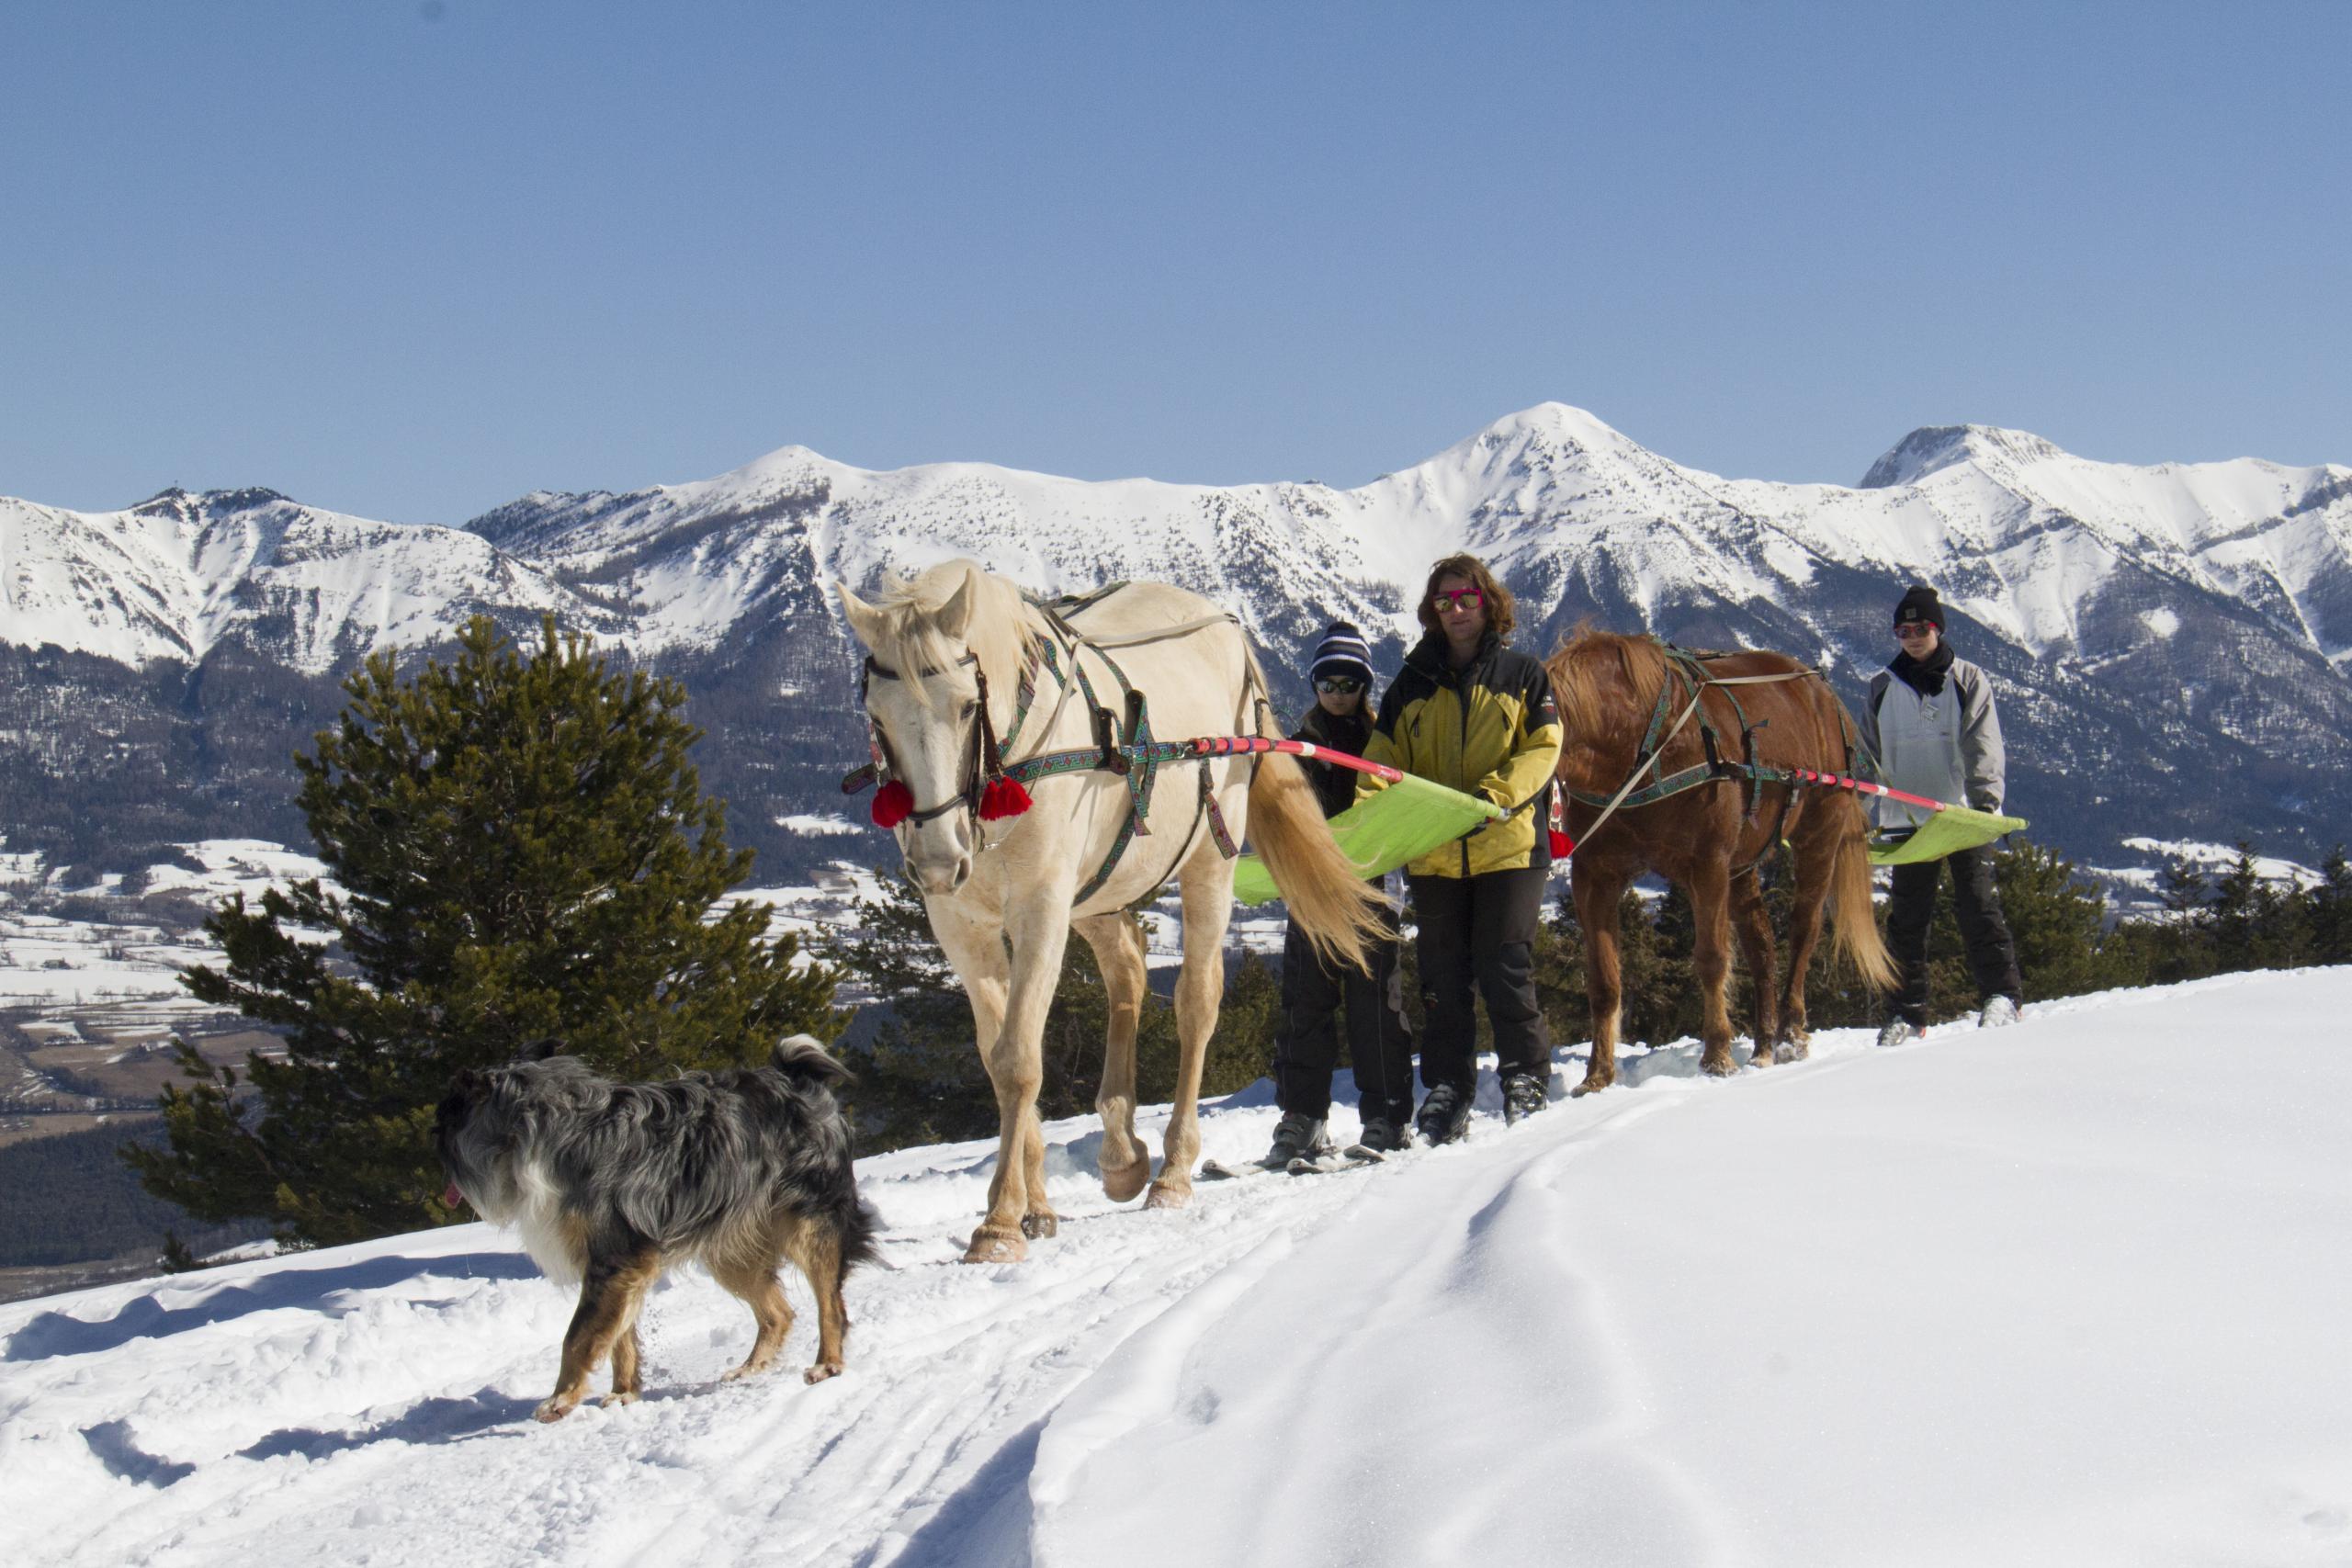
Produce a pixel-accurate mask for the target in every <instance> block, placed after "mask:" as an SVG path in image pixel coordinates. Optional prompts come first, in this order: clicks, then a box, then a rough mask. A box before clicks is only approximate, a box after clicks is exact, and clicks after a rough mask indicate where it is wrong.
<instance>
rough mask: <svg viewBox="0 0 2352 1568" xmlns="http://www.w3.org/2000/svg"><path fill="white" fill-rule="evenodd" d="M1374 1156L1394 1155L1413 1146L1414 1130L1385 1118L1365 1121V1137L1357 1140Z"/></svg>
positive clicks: (1374, 1117)
mask: <svg viewBox="0 0 2352 1568" xmlns="http://www.w3.org/2000/svg"><path fill="white" fill-rule="evenodd" d="M1356 1142H1357V1143H1359V1144H1361V1145H1363V1146H1364V1147H1365V1148H1368V1149H1370V1150H1371V1151H1372V1152H1373V1153H1374V1154H1381V1155H1393V1154H1395V1153H1396V1152H1397V1150H1398V1149H1409V1148H1411V1147H1412V1146H1413V1130H1412V1128H1410V1127H1408V1126H1405V1125H1403V1124H1401V1123H1399V1122H1391V1121H1390V1120H1388V1118H1387V1117H1385V1116H1367V1117H1365V1118H1364V1119H1363V1137H1361V1138H1358V1139H1357V1140H1356Z"/></svg>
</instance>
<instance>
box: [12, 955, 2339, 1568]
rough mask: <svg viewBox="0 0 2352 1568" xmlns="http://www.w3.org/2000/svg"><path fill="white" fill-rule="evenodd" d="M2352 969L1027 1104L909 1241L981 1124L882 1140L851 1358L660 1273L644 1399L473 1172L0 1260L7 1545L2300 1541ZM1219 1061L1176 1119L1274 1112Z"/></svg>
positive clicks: (1669, 1553) (2335, 1266)
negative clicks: (253, 1221) (520, 1246)
mask: <svg viewBox="0 0 2352 1568" xmlns="http://www.w3.org/2000/svg"><path fill="white" fill-rule="evenodd" d="M2347 1008H2352V971H2347V970H2332V971H2312V972H2304V973H2300V974H2292V975H2267V976H2230V977H2227V978H2223V979H2219V980H2211V981H2205V982H2199V983H2198V984H2195V985H2192V986H2188V987H2177V988H2174V989H2171V990H2166V991H2151V992H2144V993H2119V994H2114V995H2110V996H2106V997H2098V998H2082V999H2078V1000H2075V1001H2070V1002H2064V1003H2055V1004H2050V1005H2047V1006H2037V1007H2034V1008H2032V1009H2030V1010H2029V1012H2028V1016H2027V1018H2026V1019H2025V1020H2024V1021H2023V1022H2022V1023H2021V1024H2020V1025H2019V1026H2018V1027H2017V1028H2015V1029H2013V1030H2010V1031H2007V1032H2002V1033H1996V1034H1983V1033H1978V1032H1973V1031H1971V1030H1967V1029H1965V1028H1951V1029H1942V1030H1939V1031H1937V1032H1935V1033H1934V1034H1932V1035H1931V1036H1930V1037H1929V1038H1928V1041H1927V1042H1926V1043H1924V1044H1922V1045H1920V1046H1918V1047H1916V1048H1913V1049H1909V1050H1906V1051H1903V1052H1900V1053H1879V1052H1875V1051H1872V1050H1871V1049H1870V1048H1869V1047H1868V1044H1867V1043H1866V1041H1865V1040H1864V1039H1863V1038H1862V1037H1861V1036H1860V1034H1859V1033H1835V1034H1830V1035H1826V1036H1825V1038H1824V1039H1823V1040H1822V1042H1821V1043H1820V1048H1819V1055H1817V1057H1816V1058H1815V1060H1814V1061H1813V1062H1810V1063H1808V1064H1804V1065H1802V1066H1792V1067H1788V1068H1779V1069H1773V1070H1771V1071H1769V1072H1762V1073H1754V1074H1748V1075H1744V1076H1742V1077H1738V1078H1736V1079H1734V1080H1732V1081H1729V1082H1725V1083H1713V1082H1708V1081H1704V1080H1698V1079H1694V1078H1691V1077H1685V1076H1678V1073H1679V1072H1687V1070H1688V1066H1689V1061H1688V1058H1689V1054H1690V1053H1689V1049H1688V1048H1687V1047H1686V1048H1684V1049H1681V1050H1668V1051H1663V1052H1658V1053H1654V1054H1652V1055H1649V1056H1646V1057H1644V1056H1639V1055H1636V1056H1634V1057H1632V1058H1630V1060H1631V1061H1632V1062H1633V1063H1634V1064H1635V1065H1636V1066H1637V1067H1638V1068H1640V1069H1642V1071H1641V1072H1639V1073H1638V1074H1636V1075H1629V1076H1639V1077H1641V1078H1642V1081H1641V1082H1640V1083H1639V1085H1638V1087H1633V1088H1628V1089H1620V1090H1616V1091H1612V1092H1611V1093H1609V1094H1607V1095H1604V1096H1601V1097H1599V1098H1597V1099H1595V1100H1584V1101H1573V1102H1564V1103H1561V1104H1559V1105H1555V1107H1554V1108H1553V1109H1552V1110H1551V1111H1549V1112H1547V1113H1545V1114H1544V1115H1543V1116H1542V1117H1540V1118H1537V1119H1536V1120H1534V1121H1532V1122H1528V1123H1525V1124H1523V1125H1522V1126H1521V1127H1519V1128H1517V1129H1514V1130H1510V1131H1508V1132H1506V1131H1505V1130H1504V1129H1503V1128H1502V1127H1501V1125H1500V1122H1498V1120H1496V1119H1495V1118H1494V1117H1492V1116H1491V1115H1482V1116H1481V1117H1480V1118H1479V1119H1478V1121H1477V1122H1476V1128H1475V1133H1474V1136H1473V1138H1472V1139H1471V1141H1470V1142H1469V1143H1467V1144H1466V1145H1460V1146H1456V1147H1453V1148H1448V1149H1443V1150H1438V1151H1433V1152H1425V1153H1421V1154H1419V1155H1417V1156H1408V1157H1407V1158H1404V1159H1401V1160H1399V1161H1397V1162H1396V1163H1394V1164H1392V1165H1391V1166H1388V1167H1384V1168H1374V1169H1371V1170H1367V1171H1363V1172H1358V1173H1353V1174H1350V1175H1346V1176H1336V1177H1329V1178H1320V1179H1305V1180H1291V1179H1284V1178H1269V1179H1262V1180H1258V1181H1252V1182H1245V1183H1241V1184H1237V1185H1232V1186H1226V1187H1216V1188H1204V1189H1203V1190H1202V1191H1201V1193H1200V1196H1199V1198H1198V1200H1197V1201H1196V1202H1195V1204H1194V1206H1193V1208H1191V1209H1190V1210H1188V1211H1186V1212H1183V1213H1175V1214H1148V1213H1141V1212H1139V1211H1136V1210H1134V1209H1132V1208H1129V1209H1119V1210H1113V1209H1111V1208H1109V1207H1108V1206H1107V1205H1105V1204H1104V1203H1103V1201H1102V1199H1101V1197H1100V1195H1099V1193H1098V1192H1097V1191H1096V1190H1094V1188H1093V1186H1092V1183H1091V1179H1089V1176H1088V1174H1087V1170H1088V1168H1089V1167H1090V1166H1091V1143H1092V1140H1091V1135H1090V1134H1087V1133H1086V1131H1085V1129H1084V1127H1083V1125H1082V1124H1079V1123H1069V1124H1062V1125H1057V1126H1056V1127H1054V1128H1052V1129H1050V1130H1049V1136H1050V1137H1051V1138H1052V1140H1053V1154H1052V1156H1050V1158H1051V1164H1052V1168H1053V1169H1054V1170H1055V1171H1057V1172H1058V1173H1059V1174H1058V1175H1057V1176H1056V1177H1055V1179H1054V1184H1053V1185H1054V1190H1055V1196H1056V1201H1057V1203H1058V1204H1060V1205H1061V1206H1062V1211H1063V1213H1064V1215H1065V1223H1064V1225H1063V1227H1062V1232H1061V1235H1060V1236H1059V1237H1058V1238H1057V1239H1055V1240H1052V1241H1050V1242H1047V1243H1044V1244H1042V1245H1040V1246H1039V1247H1037V1249H1036V1251H1035V1257H1034V1258H1033V1260H1032V1261H1031V1262H1029V1263H1028V1264H1025V1265H1021V1266H1017V1267H1010V1268H993V1269H971V1268H966V1267H963V1266H961V1265H958V1264H956V1263H954V1262H952V1261H950V1259H951V1258H953V1257H954V1255H955V1252H956V1244H957V1237H958V1235H959V1233H961V1232H962V1231H963V1230H964V1229H965V1228H966V1227H967V1226H968V1225H969V1224H970V1223H971V1219H972V1216H973V1215H974V1213H977V1211H978V1206H979V1203H980V1201H981V1195H982V1192H983V1190H984V1189H985V1186H986V1182H987V1178H988V1150H987V1149H986V1148H985V1147H984V1146H981V1145H959V1146H953V1147H944V1148H934V1149H925V1150H914V1151H905V1152H901V1153H899V1154H896V1155H890V1156H880V1157H877V1158H875V1159H870V1160H867V1161H865V1162H864V1163H863V1164H862V1166H861V1179H862V1181H863V1184H864V1187H865V1191H866V1192H867V1194H868V1195H869V1196H870V1197H871V1199H872V1200H873V1201H875V1202H876V1204H877V1205H878V1206H879V1207H880V1209H881V1210H882V1212H883V1214H884V1216H885V1218H886V1220H887V1221H888V1227H889V1234H888V1239H887V1242H886V1251H887V1253H888V1258H889V1261H890V1262H891V1264H892V1265H893V1266H894V1267H893V1268H892V1269H890V1270H888V1271H883V1270H874V1271H869V1272H865V1273H863V1274H860V1275H858V1276H855V1277H854V1279H853V1280H852V1283H851V1298H850V1299H851V1311H852V1314H853V1317H854V1328H853V1331H852V1336H851V1340H850V1359H851V1366H850V1371H849V1372H848V1373H847V1375H845V1376H843V1377H842V1378H840V1379H838V1380H835V1381H834V1382H828V1383H825V1384H822V1385H820V1386H818V1387H816V1388H808V1387H804V1386H803V1385H802V1384H801V1383H800V1382H798V1380H797V1378H795V1377H793V1376H792V1375H791V1374H789V1373H788V1372H787V1373H783V1374H780V1375H778V1376H775V1377H774V1378H771V1379H768V1380H764V1381H762V1382H756V1383H753V1384H730V1385H726V1386H719V1385H718V1384H716V1383H715V1382H714V1380H715V1379H716V1377H717V1376H718V1373H719V1372H720V1371H723V1370H724V1369H725V1368H726V1367H727V1366H729V1364H731V1363H732V1361H733V1360H734V1359H736V1358H737V1357H738V1356H739V1355H740V1353H741V1348H742V1346H743V1344H744V1342H745V1340H746V1337H747V1334H748V1329H749V1319H748V1314H745V1313H743V1312H742V1310H741V1308H740V1307H739V1306H738V1305H736V1304H735V1303H733V1302H732V1301H731V1300H730V1299H729V1298H727V1297H725V1296H724V1295H723V1294H722V1293H721V1292H718V1290H717V1288H716V1287H715V1286H713V1285H711V1284H710V1283H709V1282H708V1281H707V1280H704V1279H702V1278H700V1277H698V1276H694V1277H687V1278H683V1279H679V1280H673V1282H672V1283H671V1284H670V1285H668V1286H667V1287H666V1288H664V1289H663V1290H662V1291H661V1292H660V1293H658V1294H657V1295H656V1296H655V1297H654V1299H653V1301H652V1303H651V1305H650V1309H649V1319H648V1335H649V1343H648V1352H649V1356H648V1359H649V1368H648V1375H647V1382H648V1386H649V1396H648V1398H647V1399H646V1400H645V1402H644V1403H643V1404H639V1405H636V1406H633V1407H629V1408H626V1409H616V1410H612V1411H604V1410H599V1409H594V1408H589V1409H584V1410H583V1411H582V1412H581V1413H580V1414H578V1415H576V1416H573V1417H572V1418H571V1419H570V1420H568V1421H566V1422H564V1423H563V1424H561V1425H560V1426H558V1427H546V1428H542V1427H536V1426H534V1425H533V1424H532V1423H531V1422H530V1421H529V1420H528V1419H527V1416H528V1412H529V1410H530V1407H531V1405H532V1404H534V1403H535V1402H536V1401H537V1399H538V1398H539V1397H540V1396H541V1395H542V1394H544V1393H546V1391H547V1388H548V1385H549V1380H550V1377H551V1374H552V1370H553V1366H554V1347H555V1344H556V1339H557V1337H558V1335H559V1334H560V1331H561V1327H562V1325H563V1323H564V1320H565V1317H566V1315H567V1314H568V1311H569V1303H567V1301H566V1300H565V1298H564V1297H563V1296H562V1295H561V1294H560V1293H559V1292H557V1291H556V1290H555V1289H554V1288H553V1287H551V1286H549V1285H548V1284H546V1283H544V1282H542V1281H540V1280H537V1278H535V1277H534V1274H533V1271H532V1269H531V1266H530V1265H529V1264H528V1262H527V1261H526V1259H524V1258H522V1257H521V1256H520V1255H519V1254H518V1253H517V1252H516V1251H515V1248H514V1246H513V1243H512V1241H511V1239H510V1238H508V1237H506V1236H503V1235H499V1234H497V1233H494V1232H492V1231H489V1230H487V1229H485V1228H483V1227H480V1226H465V1227H459V1228H456V1229H452V1230H447V1231H443V1232H438V1233H433V1234H430V1235H413V1236H401V1237H394V1238H390V1239H388V1240H386V1241H382V1242H378V1243H374V1244H370V1245H368V1246H364V1247H345V1248H341V1249H336V1250H334V1251H328V1252H321V1253H315V1254H311V1255H306V1256H300V1257H294V1258H284V1259H278V1260H271V1261H263V1262H254V1263H245V1264H238V1265H232V1266H229V1267H227V1268H224V1269H220V1270H218V1271H215V1272H212V1273H208V1274H205V1275H200V1276H193V1277H188V1278H185V1279H181V1280H164V1281H150V1282H148V1283H144V1284H138V1285H124V1286H115V1287H108V1288H105V1289H101V1290H96V1291H91V1292H83V1293H80V1294H77V1295H73V1296H66V1297H57V1298H51V1299H50V1300H46V1301H39V1302H31V1303H17V1304H15V1305H12V1306H7V1307H0V1559H4V1560H6V1561H7V1562H12V1563H16V1562H39V1563H50V1562H77V1563H93V1564H96V1563H105V1564H117V1563H158V1564H161V1563H171V1564H185V1565H198V1564H207V1563H231V1562H233V1563H237V1564H240V1565H241V1568H274V1565H277V1564H291V1563H324V1562H334V1563H368V1562H379V1563H390V1562H401V1563H413V1562H433V1563H461V1564H462V1563H485V1564H487V1563H534V1564H537V1563H577V1564H598V1565H601V1564H607V1563H610V1564H619V1563H624V1562H627V1563H639V1562H644V1563H669V1562H677V1563H687V1562H694V1563H707V1562H746V1561H775V1562H795V1563H802V1562H805V1563H820V1564H834V1563H860V1564H864V1563H874V1564H880V1563H890V1562H896V1563H903V1564H926V1565H932V1564H952V1563H990V1564H995V1563H1020V1562H1036V1563H1053V1564H1062V1563H1070V1564H1089V1565H1091V1564H1100V1563H1106V1562H1114V1563H1122V1564H1132V1565H1135V1568H1149V1565H1152V1564H1158V1563H1185V1564H1199V1563H1248V1562H1285V1563H1293V1562H1295V1563H1303V1564H1326V1563H1350V1564H1355V1563H1365V1564H1371V1563H1397V1564H1416V1565H1419V1564H1428V1563H1441V1562H1494V1563H1502V1562H1512V1563H1518V1562H1607V1563H1611V1564H1635V1565H1639V1564H1651V1563H1657V1564H1666V1563H1695V1562H1742V1563H1755V1564H1783V1563H1785V1564H1792V1565H1794V1564H1804V1565H1806V1568H1818V1565H1824V1564H1829V1565H1836V1564H1856V1565H1862V1564H1872V1565H1877V1564H1888V1563H1906V1564H1907V1563H1920V1564H1943V1563H1951V1564H1963V1563H1965V1564H1984V1563H1992V1562H2000V1563H2065V1564H2070V1565H2079V1564H2110V1563H2111V1564H2119V1565H2120V1564H2131V1565H2134V1568H2141V1565H2164V1564H2176V1563H2177V1564H2191V1563H2197V1564H2205V1563H2219V1562H2230V1563H2236V1562H2265V1563H2282V1564H2296V1563H2314V1564H2316V1563H2323V1562H2343V1561H2345V1560H2346V1557H2347V1556H2352V1358H2347V1357H2346V1356H2345V1355H2344V1354H2343V1353H2342V1331H2341V1321H2340V1319H2341V1305H2342V1303H2343V1302H2344V1300H2346V1298H2347V1296H2352V1169H2347V1167H2346V1163H2345V1161H2344V1158H2343V1150H2344V1149H2345V1148H2346V1147H2347V1146H2352V1061H2347V1059H2346V1056H2345V1055H2344V1054H2343V1053H2342V1052H2341V1051H2340V1050H2336V1049H2333V1048H2332V1042H2333V1041H2334V1040H2335V1037H2336V1035H2337V1034H2339V1033H2340V1028H2339V1027H2338V1021H2340V1020H2341V1018H2342V1017H2343V1016H2344V1013H2345V1011H2346V1009H2347ZM2219 1041H2227V1042H2228V1045H2227V1047H2226V1052H2225V1054H2222V1055H2216V1049H2217V1047H2216V1045H2215V1043H2216V1042H2219ZM1564 1055H1566V1054H1564ZM1241 1100H1242V1102H1240V1103H1232V1104H1228V1105H1227V1106H1225V1107H1223V1108H1221V1109H1218V1110H1216V1111H1213V1112H1212V1113H1211V1114H1210V1115H1209V1116H1208V1117H1207V1118H1206V1119H1205V1123H1204V1135H1205V1140H1206V1143H1207V1148H1208V1152H1209V1153H1211V1154H1214V1155H1217V1156H1223V1157H1226V1158H1228V1159H1231V1158H1234V1157H1236V1156H1245V1155H1248V1154H1250V1153H1254V1152H1255V1151H1256V1149H1257V1148H1258V1147H1259V1146H1260V1145H1261V1143H1262V1141H1263V1139H1264V1137H1265V1136H1266V1134H1267V1132H1268V1131H1269V1128H1270V1125H1271V1122H1272V1111H1271V1109H1269V1108H1267V1107H1266V1106H1264V1105H1263V1104H1262V1103H1258V1102H1255V1100H1253V1098H1252V1097H1250V1096H1244V1097H1241ZM1489 1109H1491V1108H1489ZM788 1283H789V1282H788ZM792 1289H793V1291H794V1293H795V1299H796V1300H799V1301H803V1302H805V1289H804V1288H802V1287H799V1286H798V1285H797V1284H793V1285H792ZM809 1343H810V1340H809V1330H808V1329H807V1328H806V1326H805V1325H804V1326H803V1327H802V1328H801V1329H799V1330H797V1331H796V1336H795V1338H794V1340H793V1342H792V1344H791V1345H790V1347H789V1348H788V1349H787V1359H792V1358H795V1357H802V1358H805V1356H806V1354H807V1353H808V1350H809Z"/></svg>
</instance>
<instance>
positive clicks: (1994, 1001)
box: [1976, 997, 2018, 1029]
mask: <svg viewBox="0 0 2352 1568" xmlns="http://www.w3.org/2000/svg"><path fill="white" fill-rule="evenodd" d="M2016 1021H2018V999H2017V998H2015V997H1987V998H1985V1010H1984V1011H1983V1012H1980V1013H1978V1014H1977V1015H1976V1027H1977V1028H1979V1029H2000V1028H2003V1027H2006V1026H2007V1025H2008V1024H2012V1023H2015V1022H2016Z"/></svg>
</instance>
